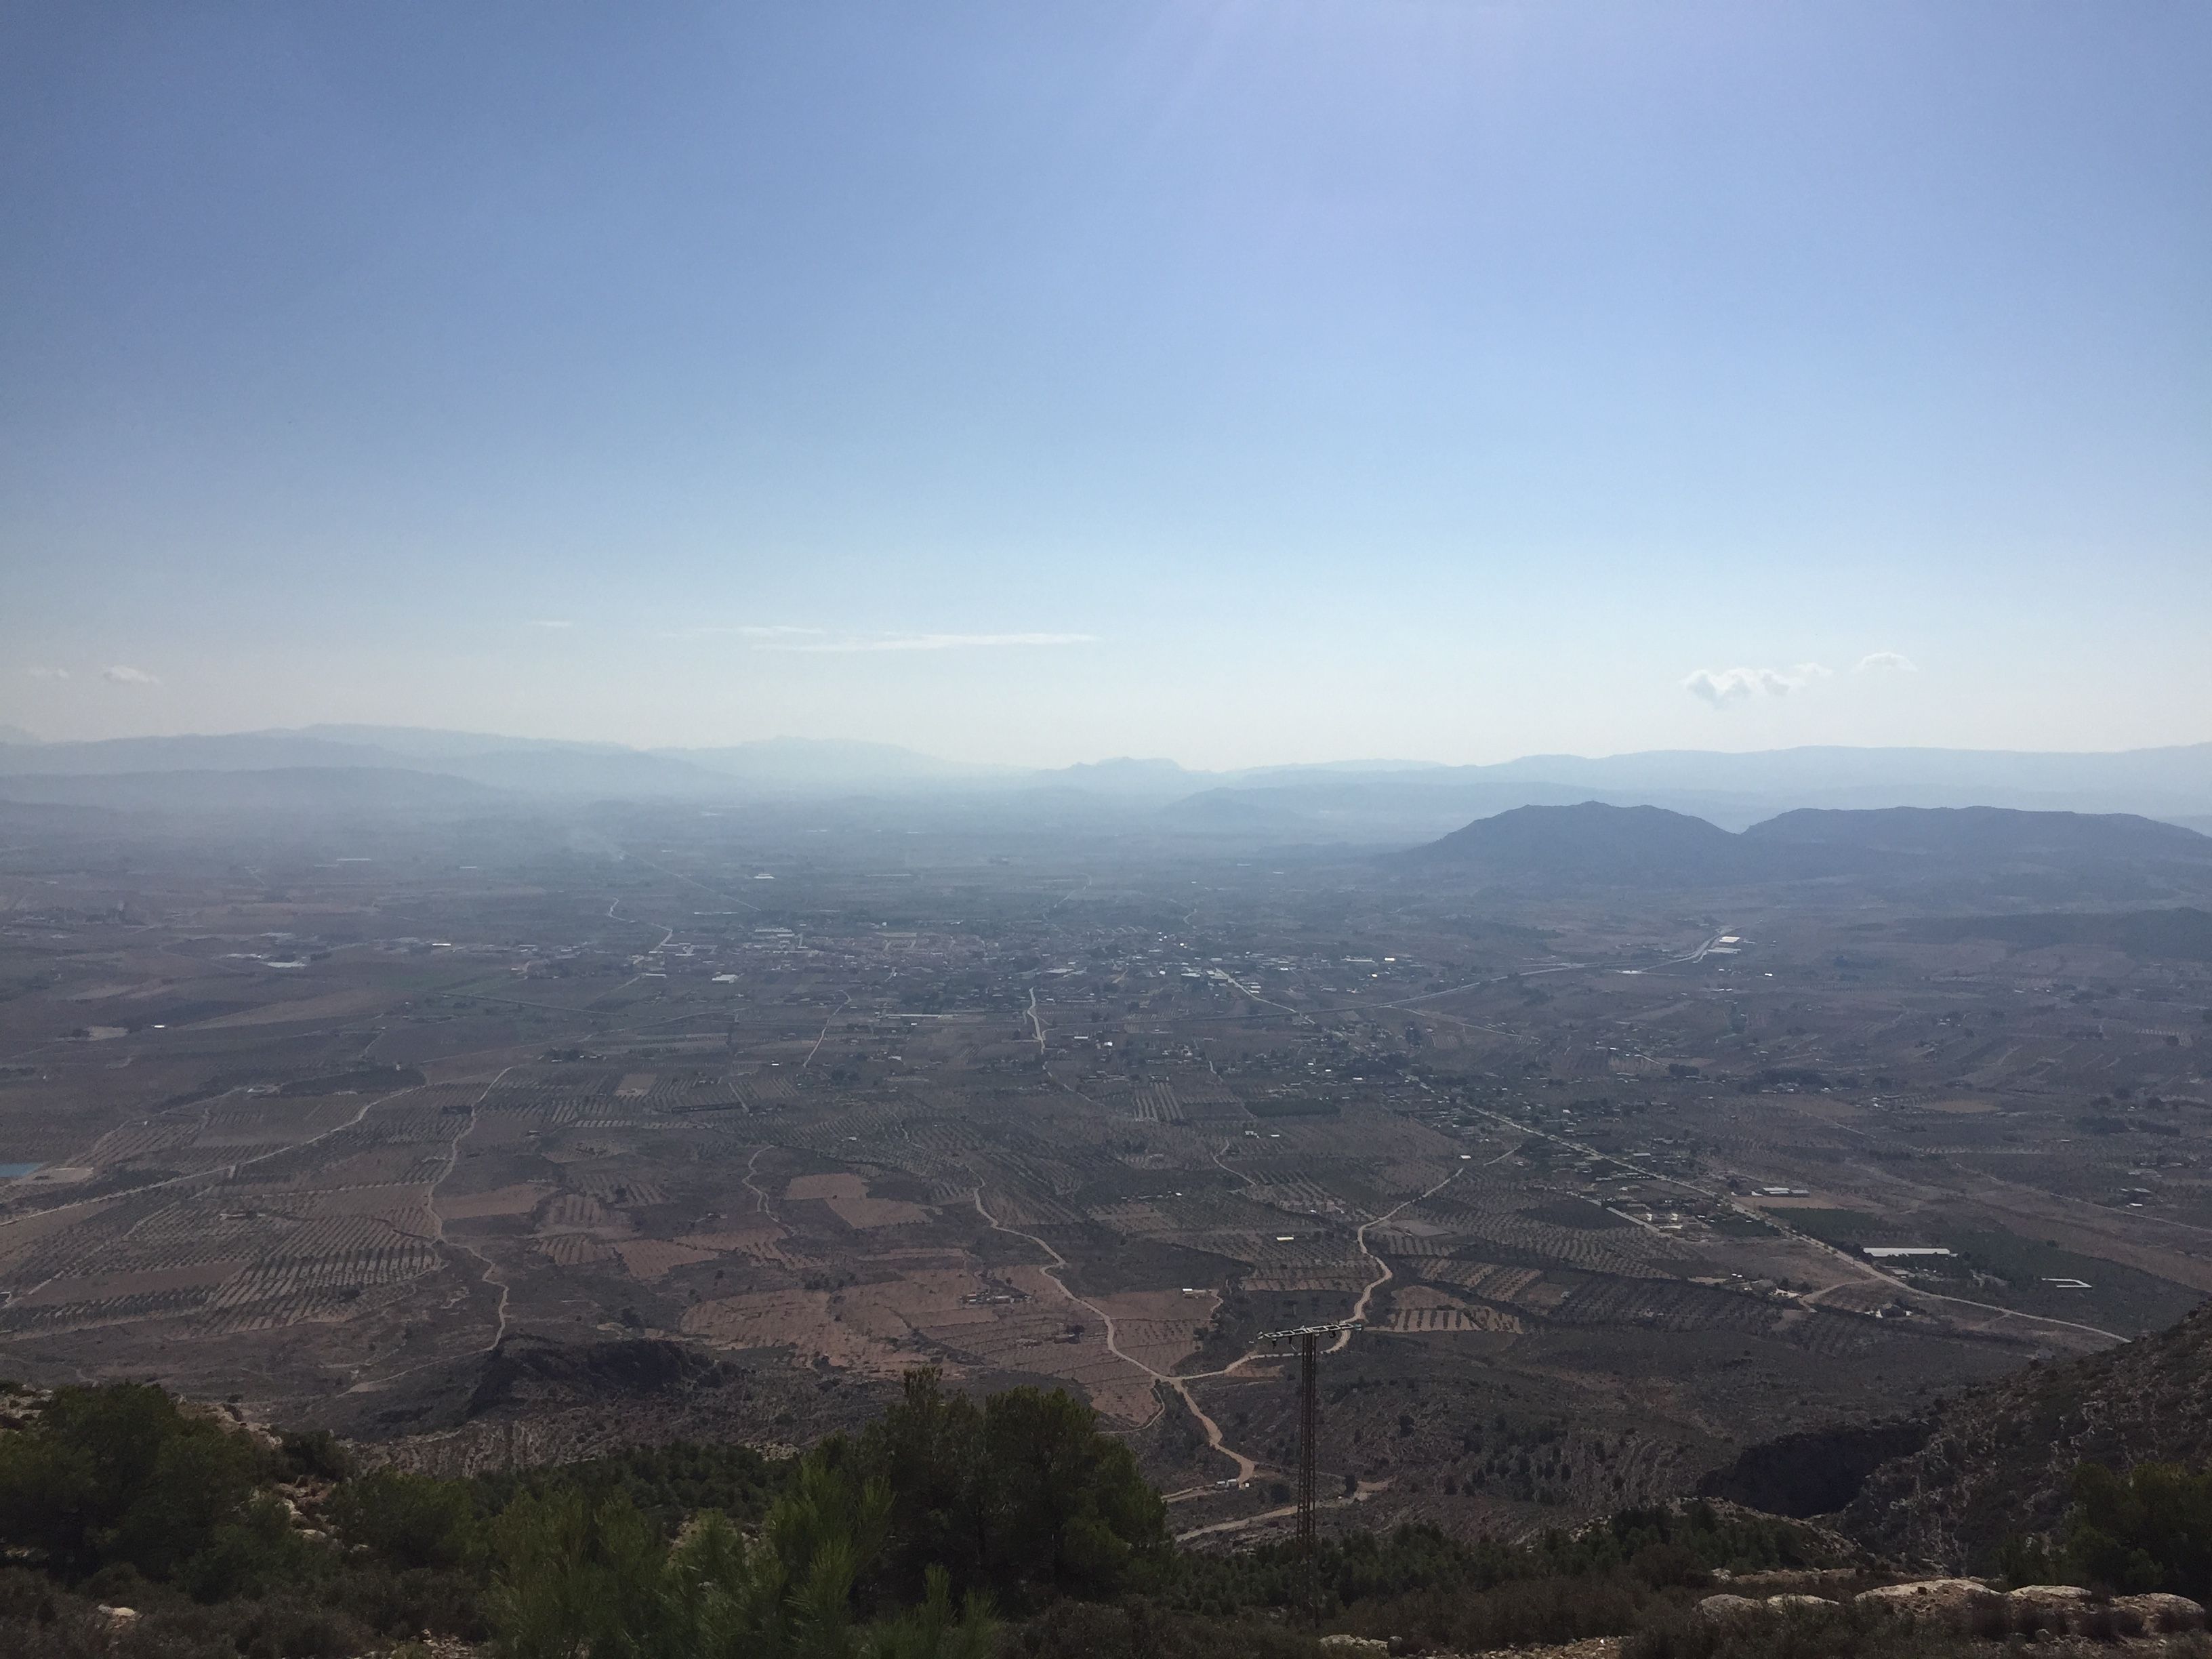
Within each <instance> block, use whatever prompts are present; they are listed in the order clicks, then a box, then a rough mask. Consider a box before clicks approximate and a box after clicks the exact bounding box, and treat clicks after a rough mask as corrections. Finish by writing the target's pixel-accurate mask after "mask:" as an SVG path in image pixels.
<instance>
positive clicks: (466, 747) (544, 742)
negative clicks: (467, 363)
mask: <svg viewBox="0 0 2212 1659" xmlns="http://www.w3.org/2000/svg"><path fill="white" fill-rule="evenodd" d="M29 737H30V734H29V733H27V732H16V733H12V734H11V733H10V732H5V731H0V781H5V780H8V779H12V778H21V777H24V776H29V775H38V776H52V777H61V776H76V777H84V776H100V775H123V774H155V773H167V772H195V773H220V772H246V771H263V770H270V769H325V770H338V769H374V770H381V771H385V772H402V771H408V772H417V773H428V774H435V775H442V776H448V777H456V778H461V779H465V780H466V781H471V782H474V783H477V784H481V785H483V786H485V787H490V788H495V789H500V790H504V791H509V792H513V793H516V794H518V795H523V796H539V797H552V798H568V799H575V798H591V799H700V800H735V799H755V798H771V797H780V798H788V799H807V798H819V799H833V798H837V797H853V796H863V795H876V796H881V797H884V798H886V799H896V798H912V797H918V796H920V795H922V794H941V795H947V796H959V795H966V796H972V797H974V798H975V799H976V800H977V801H978V802H982V801H986V800H989V799H994V798H1006V797H1010V796H1016V795H1021V794H1024V793H1028V794H1035V793H1036V792H1039V791H1051V792H1058V793H1066V794H1067V795H1070V796H1073V797H1089V798H1091V799H1094V800H1097V801H1098V802H1100V803H1102V804H1106V803H1113V804H1116V805H1120V806H1121V807H1123V808H1127V809H1132V810H1139V811H1152V812H1157V813H1158V814H1160V815H1161V823H1162V827H1163V828H1164V829H1166V830H1168V831H1169V832H1170V833H1176V834H1186V835H1217V836H1218V835H1233V836H1247V837H1256V838H1259V839H1263V840H1273V841H1284V842H1340V843H1358V842H1366V843H1370V844H1384V843H1389V842H1412V841H1419V840H1423V839H1427V838H1431V837H1434V836H1440V835H1442V834H1443V833H1444V832H1446V831H1447V830H1449V829H1454V828H1455V827H1457V826H1459V825H1462V824H1464V823H1466V822H1467V821H1468V819H1470V818H1474V817H1486V816H1490V815H1492V814H1496V813H1498V812H1501V811H1510V810H1512V809H1514V808H1516V807H1521V806H1527V805H1572V804H1576V803H1579V802H1581V801H1584V800H1597V801H1601V802H1604V803H1607V804H1609V805H1616V806H1652V807H1658V808H1663V809H1666V810H1668V811H1674V812H1677V813H1683V814H1687V815H1690V816H1694V817H1700V818H1703V819H1705V820H1706V821H1707V822H1709V823H1714V824H1717V825H1719V826H1720V827H1721V828H1722V829H1746V828H1747V827H1749V826H1751V825H1753V824H1754V823H1761V822H1763V821H1765V820H1768V819H1771V818H1773V817H1776V816H1777V815H1778V814H1781V813H1784V812H1788V811H1796V810H1830V811H1866V810H1871V809H1886V808H1892V807H1908V806H1910V807H1946V806H1952V807H1963V806H2002V807H2010V808H2015V809H2018V810H2023V811H2039V810H2046V811H2047V810H2065V811H2087V812H2099V813H2104V812H2115V811H2130V812H2136V813H2138V814H2142V815H2147V816H2154V817H2160V818H2164V819H2166V820H2168V821H2172V820H2176V819H2182V818H2192V817H2193V818H2198V819H2208V818H2212V744H2197V745H2193V746H2188V747H2179V748H2166V749H2148V750H2130V751H2125V752H2121V753H2115V754H2057V753H2053V754H2016V753H2005V752H1998V751H1987V752H1984V751H1978V750H1913V749H1841V748H1800V749H1785V750H1758V751H1751V752H1746V753H1720V752H1706V751H1699V750H1660V751H1653V752H1651V753H1648V754H1631V755H1617V756H1609V757H1597V758H1586V757H1577V756H1563V755H1547V756H1530V757H1523V758H1522V759H1518V760H1513V761H1506V762H1502V763H1498V764H1495V765H1478V766H1448V765H1438V764H1434V763H1424V762H1416V761H1392V760H1377V761H1359V760H1352V761H1342V762H1326V763H1310V764H1296V765H1278V766H1263V767H1254V768H1248V769H1240V770H1229V771H1202V770H1192V769H1187V768H1185V767H1183V766H1182V765H1180V764H1178V763H1176V762H1175V761H1172V760H1167V759H1158V758H1149V759H1139V758H1129V757H1121V758H1115V759H1109V760H1103V761H1098V762H1087V763H1078V764H1076V765H1073V766H1067V767H1060V768H1025V767H1014V766H987V765H981V764H975V763H966V762H959V761H951V760H945V759H942V758H940V757H934V756H931V755H927V754H923V753H921V752H919V751H917V750H911V749H906V748H902V747H901V746H899V745H896V744H878V743H856V742H842V741H831V740H823V739H814V738H769V739H765V740H762V741H757V742H750V743H743V744H730V745H725V746H721V747H705V748H689V749H687V748H661V749H654V750H641V749H635V748H630V747H627V746H624V745H622V744H604V743H580V742H568V741H564V740H559V739H550V738H508V737H501V736H498V735H495V734H490V733H481V732H444V731H437V730H432V729H426V728H416V727H396V726H358V725H353V726H349V725H321V726H306V727H302V728H299V729H296V730H289V731H283V730H279V731H264V732H231V733H222V734H212V735H194V736H176V737H148V738H108V739H104V740H100V741H96V742H53V743H40V742H37V741H35V740H29V741H27V740H25V739H28V738H29Z"/></svg>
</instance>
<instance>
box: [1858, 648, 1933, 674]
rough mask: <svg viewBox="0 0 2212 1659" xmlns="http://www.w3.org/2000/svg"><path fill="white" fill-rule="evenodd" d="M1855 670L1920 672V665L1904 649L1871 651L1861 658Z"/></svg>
mask: <svg viewBox="0 0 2212 1659" xmlns="http://www.w3.org/2000/svg"><path fill="white" fill-rule="evenodd" d="M1919 671H1920V665H1919V664H1918V663H1917V662H1915V661H1913V660H1912V659H1911V658H1910V657H1908V656H1906V655H1905V653H1903V652H1902V651H1869V652H1868V653H1866V655H1864V656H1863V657H1861V658H1860V659H1859V665H1858V667H1857V670H1856V672H1857V673H1861V674H1874V673H1893V674H1917V673H1918V672H1919Z"/></svg>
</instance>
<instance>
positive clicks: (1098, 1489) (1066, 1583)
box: [820, 1370, 1168, 1609]
mask: <svg viewBox="0 0 2212 1659" xmlns="http://www.w3.org/2000/svg"><path fill="white" fill-rule="evenodd" d="M820 1455H822V1456H823V1458H824V1459H825V1460H826V1461H827V1462H829V1464H830V1465H831V1466H833V1467H836V1468H843V1469H847V1470H848V1471H850V1473H851V1474H852V1475H853V1477H854V1479H856V1480H860V1482H862V1483H864V1484H867V1485H880V1486H882V1487H883V1488H884V1491H886V1492H888V1493H889V1494H890V1504H891V1508H890V1516H889V1528H890V1531H889V1538H888V1542H887V1547H886V1550H885V1554H884V1563H883V1586H882V1587H883V1589H884V1592H885V1593H886V1594H888V1595H891V1596H894V1597H897V1598H902V1599H910V1598H912V1597H914V1596H915V1595H921V1594H922V1593H923V1591H924V1589H925V1588H926V1581H927V1574H928V1572H929V1571H930V1569H932V1568H937V1569H940V1570H942V1571H944V1572H945V1575H946V1577H947V1578H948V1580H949V1582H950V1583H951V1587H952V1589H954V1591H955V1592H957V1593H959V1594H963V1595H964V1594H966V1593H969V1592H971V1591H974V1592H980V1593H982V1594H986V1595H990V1596H991V1597H992V1598H993V1599H994V1601H996V1602H997V1603H998V1604H999V1605H1000V1606H1002V1607H1012V1608H1021V1609H1027V1608H1029V1607H1034V1606H1037V1605H1040V1604H1041V1603H1042V1602H1043V1601H1049V1600H1054V1599H1057V1598H1059V1597H1062V1596H1070V1595H1073V1596H1085V1597H1091V1598H1101V1597H1107V1596H1111V1595H1116V1594H1119V1593H1120V1592H1121V1590H1123V1589H1126V1588H1127V1587H1128V1585H1129V1584H1130V1583H1132V1581H1133V1578H1135V1577H1137V1576H1139V1575H1140V1574H1141V1573H1143V1572H1145V1571H1146V1570H1147V1569H1148V1568H1152V1567H1155V1566H1157V1565H1158V1564H1159V1563H1160V1562H1162V1561H1163V1560H1164V1559H1165V1557H1166V1555H1167V1553H1168V1531H1167V1509H1166V1506H1165V1505H1164V1504H1163V1503H1162V1502H1161V1500H1160V1497H1159V1494H1158V1492H1155V1491H1153V1489H1152V1486H1151V1485H1150V1484H1149V1483H1148V1482H1146V1480H1145V1478H1144V1476H1143V1474H1142V1473H1141V1472H1140V1471H1139V1468H1138V1466H1137V1460H1136V1458H1135V1456H1134V1455H1132V1454H1131V1452H1130V1450H1129V1449H1128V1448H1127V1446H1124V1445H1123V1444H1122V1443H1121V1442H1120V1441H1118V1440H1115V1439H1114V1438H1113V1437H1111V1436H1109V1435H1106V1434H1103V1433H1101V1432H1100V1431H1099V1428H1098V1418H1097V1413H1096V1412H1094V1411H1092V1410H1091V1407H1088V1406H1085V1405H1084V1404H1083V1403H1082V1402H1081V1401H1078V1400H1075V1399H1073V1398H1072V1397H1070V1396H1069V1395H1067V1393H1066V1391H1065V1390H1062V1389H1054V1390H1052V1391H1051V1392H1049V1393H1047V1392H1046V1391H1044V1390H1042V1389H1031V1388H1021V1389H1006V1391H1005V1392H1003V1393H1000V1394H994V1395H990V1396H988V1397H987V1399H985V1400H984V1401H983V1402H982V1403H981V1405H978V1404H976V1403H975V1401H972V1400H969V1399H968V1398H967V1397H966V1396H964V1395H957V1394H951V1393H948V1392H947V1391H946V1390H945V1388H944V1385H943V1381H942V1379H941V1378H940V1376H939V1374H938V1373H937V1372H936V1371H935V1370H916V1371H910V1372H908V1374H907V1376H906V1380H905V1387H904V1390H903V1393H902V1396H901V1398H900V1399H899V1400H898V1401H897V1402H896V1404H894V1405H893V1406H892V1407H890V1409H889V1410H888V1411H886V1412H885V1413H884V1414H883V1415H882V1416H881V1417H879V1418H878V1419H876V1420H875V1421H874V1422H873V1423H871V1424H870V1425H868V1426H867V1428H866V1430H865V1431H863V1432H862V1433H861V1434H860V1437H858V1438H857V1439H856V1440H844V1439H834V1440H831V1441H829V1442H828V1443H825V1444H824V1445H823V1448H822V1449H821V1453H820Z"/></svg>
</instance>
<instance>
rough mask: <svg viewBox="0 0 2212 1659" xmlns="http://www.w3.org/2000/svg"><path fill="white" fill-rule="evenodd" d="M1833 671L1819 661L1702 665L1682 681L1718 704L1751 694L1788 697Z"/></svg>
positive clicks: (1689, 689) (1686, 687)
mask: <svg viewBox="0 0 2212 1659" xmlns="http://www.w3.org/2000/svg"><path fill="white" fill-rule="evenodd" d="M1833 672H1834V671H1833V670H1832V669H1828V668H1824V667H1822V666H1821V665H1820V664H1819V663H1816V662H1801V663H1799V664H1798V665H1796V667H1795V668H1789V669H1782V668H1718V669H1715V668H1700V669H1699V670H1698V671H1697V672H1696V673H1694V674H1691V675H1689V676H1687V677H1686V678H1684V680H1683V681H1682V689H1683V690H1685V691H1687V692H1688V693H1689V694H1690V695H1691V696H1693V697H1699V698H1702V699H1703V700H1704V701H1705V702H1709V703H1711V704H1712V706H1713V707H1714V708H1726V707H1727V706H1728V705H1729V704H1730V703H1732V702H1744V701H1746V700H1747V699H1748V698H1752V697H1786V696H1789V695H1790V693H1791V692H1792V691H1802V690H1804V689H1805V688H1806V687H1807V686H1808V685H1810V684H1812V683H1813V682H1814V680H1825V679H1827V678H1831V677H1832V674H1833Z"/></svg>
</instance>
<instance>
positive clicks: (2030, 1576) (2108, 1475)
mask: <svg viewBox="0 0 2212 1659" xmlns="http://www.w3.org/2000/svg"><path fill="white" fill-rule="evenodd" d="M2072 1494H2073V1500H2074V1501H2073V1506H2072V1508H2071V1509H2069V1510H2068V1512H2067V1516H2066V1524H2065V1526H2064V1528H2063V1530H2062V1531H2061V1533H2060V1534H2059V1537H2058V1539H2057V1543H2056V1545H2055V1546H2053V1545H2052V1544H2051V1543H2049V1542H2046V1541H2043V1540H2039V1539H2029V1538H2015V1539H2013V1540H2011V1541H2008V1543H2007V1544H2006V1545H2005V1547H2004V1549H2003V1551H2002V1555H2001V1557H2000V1565H2001V1567H2002V1571H2003V1572H2004V1574H2005V1576H2006V1577H2008V1578H2010V1579H2011V1580H2012V1581H2013V1582H2014V1583H2034V1582H2043V1583H2072V1584H2081V1585H2086V1586H2087V1587H2089V1588H2092V1589H2104V1590H2110V1591H2113V1592H2115V1593H2118V1594H2122V1595H2132V1594H2138V1593H2141V1592H2143V1591H2149V1590H2162V1591H2165V1592H2166V1593H2167V1594H2169V1595H2186V1596H2188V1597H2190V1598H2191V1600H2193V1601H2212V1472H2203V1473H2198V1472H2193V1471H2191V1470H2189V1469H2186V1468H2182V1467H2181V1466H2180V1465H2179V1464H2174V1463H2138V1464H2136V1466H2135V1467H2134V1468H2131V1469H2130V1470H2129V1471H2128V1472H2127V1473H2126V1474H2115V1473H2114V1472H2113V1471H2112V1470H2111V1469H2108V1468H2105V1467H2104V1466H2103V1465H2102V1464H2099V1463H2081V1464H2076V1465H2075V1469H2074V1474H2073V1480H2072Z"/></svg>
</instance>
